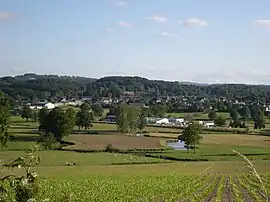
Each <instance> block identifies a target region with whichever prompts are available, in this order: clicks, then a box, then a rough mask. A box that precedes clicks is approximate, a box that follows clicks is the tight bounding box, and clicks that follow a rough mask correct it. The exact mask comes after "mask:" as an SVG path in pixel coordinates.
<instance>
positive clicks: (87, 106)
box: [80, 102, 91, 111]
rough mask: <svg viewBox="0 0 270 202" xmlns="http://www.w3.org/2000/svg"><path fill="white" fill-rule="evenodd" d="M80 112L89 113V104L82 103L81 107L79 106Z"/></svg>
mask: <svg viewBox="0 0 270 202" xmlns="http://www.w3.org/2000/svg"><path fill="white" fill-rule="evenodd" d="M80 110H81V111H90V110H91V104H90V103H89V102H84V103H83V104H82V105H81V106H80Z"/></svg>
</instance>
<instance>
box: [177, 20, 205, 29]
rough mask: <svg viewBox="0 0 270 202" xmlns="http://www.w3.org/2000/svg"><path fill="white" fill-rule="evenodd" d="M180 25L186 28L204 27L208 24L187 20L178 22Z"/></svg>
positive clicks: (203, 21) (202, 21)
mask: <svg viewBox="0 0 270 202" xmlns="http://www.w3.org/2000/svg"><path fill="white" fill-rule="evenodd" d="M180 24H181V25H183V26H187V27H205V26H207V25H208V22H207V21H205V20H201V19H198V18H189V19H186V20H184V21H180Z"/></svg>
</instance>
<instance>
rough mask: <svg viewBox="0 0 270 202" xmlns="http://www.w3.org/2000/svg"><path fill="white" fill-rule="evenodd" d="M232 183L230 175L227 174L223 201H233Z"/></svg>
mask: <svg viewBox="0 0 270 202" xmlns="http://www.w3.org/2000/svg"><path fill="white" fill-rule="evenodd" d="M231 186H232V185H231V183H230V177H229V176H226V178H225V191H224V193H223V196H222V201H223V202H233V201H234V200H233V190H232V187H231Z"/></svg>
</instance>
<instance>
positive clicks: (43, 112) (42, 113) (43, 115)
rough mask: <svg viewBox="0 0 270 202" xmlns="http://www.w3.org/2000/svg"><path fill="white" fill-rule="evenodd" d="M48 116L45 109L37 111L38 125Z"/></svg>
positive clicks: (47, 111)
mask: <svg viewBox="0 0 270 202" xmlns="http://www.w3.org/2000/svg"><path fill="white" fill-rule="evenodd" d="M48 114H49V110H48V109H46V108H42V109H40V110H39V112H38V121H39V125H41V124H42V123H43V121H44V119H45V118H46V116H47V115H48Z"/></svg>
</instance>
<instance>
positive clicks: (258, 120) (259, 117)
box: [253, 107, 265, 129]
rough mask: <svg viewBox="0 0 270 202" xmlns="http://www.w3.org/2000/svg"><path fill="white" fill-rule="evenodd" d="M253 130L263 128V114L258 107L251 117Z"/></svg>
mask: <svg viewBox="0 0 270 202" xmlns="http://www.w3.org/2000/svg"><path fill="white" fill-rule="evenodd" d="M253 121H254V129H262V128H265V119H264V112H263V110H262V109H261V108H260V107H257V111H256V112H255V115H254V117H253Z"/></svg>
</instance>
